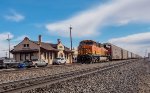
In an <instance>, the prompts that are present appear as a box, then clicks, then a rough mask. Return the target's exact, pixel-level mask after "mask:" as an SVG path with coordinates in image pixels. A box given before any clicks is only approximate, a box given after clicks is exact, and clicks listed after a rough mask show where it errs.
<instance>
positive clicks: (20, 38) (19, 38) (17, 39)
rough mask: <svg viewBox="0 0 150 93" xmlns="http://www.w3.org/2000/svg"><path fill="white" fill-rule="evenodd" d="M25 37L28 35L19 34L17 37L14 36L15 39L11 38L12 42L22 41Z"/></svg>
mask: <svg viewBox="0 0 150 93" xmlns="http://www.w3.org/2000/svg"><path fill="white" fill-rule="evenodd" d="M25 37H28V38H29V36H27V35H22V36H19V37H16V38H15V39H13V42H18V41H22V40H23V39H24V38H25Z"/></svg>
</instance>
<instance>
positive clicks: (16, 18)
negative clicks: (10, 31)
mask: <svg viewBox="0 0 150 93" xmlns="http://www.w3.org/2000/svg"><path fill="white" fill-rule="evenodd" d="M4 18H5V19H6V20H10V21H15V22H20V21H22V20H24V19H25V16H23V15H22V14H20V13H18V12H16V11H15V10H11V11H10V13H9V14H7V15H5V16H4Z"/></svg>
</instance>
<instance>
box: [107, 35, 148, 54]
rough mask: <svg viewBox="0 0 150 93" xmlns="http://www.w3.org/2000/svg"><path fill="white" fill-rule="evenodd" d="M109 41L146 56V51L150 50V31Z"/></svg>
mask: <svg viewBox="0 0 150 93" xmlns="http://www.w3.org/2000/svg"><path fill="white" fill-rule="evenodd" d="M108 42H110V43H113V44H115V45H118V46H120V47H122V48H124V49H127V50H129V51H132V52H134V53H137V54H139V55H142V56H145V51H146V50H147V51H148V52H150V32H145V33H138V34H133V35H128V36H125V37H120V38H113V39H110V40H108Z"/></svg>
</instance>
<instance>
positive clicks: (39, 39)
mask: <svg viewBox="0 0 150 93" xmlns="http://www.w3.org/2000/svg"><path fill="white" fill-rule="evenodd" d="M41 37H42V36H41V35H39V45H41Z"/></svg>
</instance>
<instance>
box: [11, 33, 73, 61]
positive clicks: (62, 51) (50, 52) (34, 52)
mask: <svg viewBox="0 0 150 93" xmlns="http://www.w3.org/2000/svg"><path fill="white" fill-rule="evenodd" d="M11 53H12V54H13V58H14V59H15V60H16V61H24V60H33V59H43V60H45V61H46V62H48V63H49V64H52V62H53V59H54V58H57V57H63V58H65V59H66V60H67V63H72V53H73V52H72V51H71V50H70V49H69V48H67V47H65V46H64V45H63V44H62V42H61V41H60V39H58V40H57V44H52V43H46V42H42V41H41V35H39V40H38V41H32V40H30V39H29V38H28V37H25V38H24V40H23V41H22V42H20V43H19V44H18V45H16V46H14V49H13V50H11Z"/></svg>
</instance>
